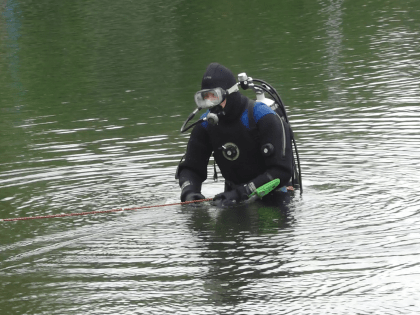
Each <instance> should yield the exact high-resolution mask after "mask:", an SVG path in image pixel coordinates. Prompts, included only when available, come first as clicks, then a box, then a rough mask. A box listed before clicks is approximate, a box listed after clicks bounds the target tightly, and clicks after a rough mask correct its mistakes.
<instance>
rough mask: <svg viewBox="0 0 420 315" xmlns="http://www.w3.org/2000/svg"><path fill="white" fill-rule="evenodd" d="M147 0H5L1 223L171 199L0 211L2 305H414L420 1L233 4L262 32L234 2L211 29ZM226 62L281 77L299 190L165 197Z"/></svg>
mask: <svg viewBox="0 0 420 315" xmlns="http://www.w3.org/2000/svg"><path fill="white" fill-rule="evenodd" d="M146 2H147V1H146ZM146 2H144V1H143V2H141V4H139V3H134V4H133V3H130V4H128V3H127V4H126V6H120V5H116V4H115V3H110V2H106V3H107V4H108V5H101V7H102V6H104V8H105V9H104V10H105V11H102V9H99V7H97V6H96V5H95V4H94V3H90V4H86V5H82V4H80V5H79V6H73V5H71V4H70V3H63V4H61V5H57V6H56V7H53V6H49V9H48V10H47V9H46V7H45V3H43V2H40V3H39V4H38V5H37V6H31V9H30V10H29V9H28V8H29V6H28V4H29V2H27V1H6V2H5V1H3V2H0V10H2V11H1V15H0V57H1V58H0V70H1V71H0V83H2V86H3V87H7V88H3V89H2V90H0V94H1V99H0V133H1V138H0V218H9V217H22V216H37V215H49V214H59V213H73V212H83V211H97V210H109V209H114V208H121V207H130V206H145V205H152V204H153V205H162V207H157V208H152V209H142V210H138V211H126V212H120V213H113V214H101V215H89V216H81V217H68V218H62V219H45V220H32V221H21V222H0V223H1V225H2V226H1V231H0V239H1V244H0V279H1V281H0V297H1V299H0V312H1V314H28V313H31V314H47V313H48V314H69V313H83V314H120V313H124V314H167V313H177V314H273V313H275V314H315V313H323V314H398V313H402V314H415V313H417V311H418V310H419V309H420V305H419V302H418V301H417V298H416V297H417V295H418V294H419V289H418V288H419V286H420V277H419V275H420V264H419V255H420V252H419V249H418V245H417V243H418V239H419V236H420V230H419V228H418V226H419V223H420V222H419V219H418V214H419V206H418V205H419V204H420V188H419V187H420V176H419V171H418V166H417V164H418V163H417V161H418V160H419V158H420V149H419V148H420V127H419V124H418V121H419V118H420V115H419V114H418V109H417V103H419V102H420V87H419V84H418V79H417V78H418V77H419V74H420V71H419V69H420V68H419V64H418V60H419V54H420V50H419V48H418V45H417V39H418V35H419V34H418V32H419V31H418V29H419V28H418V26H419V24H418V21H419V19H420V17H419V13H420V12H419V10H418V9H417V8H414V7H412V5H411V4H410V3H408V4H405V3H401V4H397V3H394V2H389V1H388V2H385V3H382V2H379V1H373V2H369V3H366V4H363V5H362V7H361V6H360V5H359V4H355V3H347V2H345V1H340V0H337V1H322V0H319V1H316V2H313V1H311V2H310V1H303V2H302V3H300V4H299V5H296V3H295V2H292V1H284V2H281V3H278V4H276V9H278V11H279V12H282V13H281V17H282V21H281V22H279V19H278V16H274V13H273V12H274V11H275V10H273V8H271V7H270V8H268V7H264V8H261V7H256V6H255V5H253V6H254V7H253V9H254V10H256V11H255V12H259V14H258V15H254V14H250V13H249V12H247V11H245V10H244V9H243V6H242V5H240V4H239V3H237V4H236V5H237V8H238V11H240V13H241V14H242V17H244V16H245V17H246V18H247V21H250V23H252V22H253V23H254V24H255V25H259V28H260V29H259V30H258V32H257V30H255V31H254V30H253V31H251V29H248V28H249V25H246V27H247V30H248V31H247V36H244V34H243V32H241V33H240V34H239V33H235V32H237V28H235V27H234V26H235V25H236V24H235V23H237V22H235V21H236V18H235V16H234V12H233V10H230V11H229V12H227V13H226V14H222V15H221V16H219V17H218V19H217V21H218V23H217V28H223V30H226V29H232V32H233V33H232V34H230V35H229V36H227V35H226V34H227V33H226V32H224V34H225V35H224V36H225V37H222V38H219V37H217V36H215V34H216V33H215V32H212V31H211V30H212V27H211V23H210V22H209V23H208V24H206V23H204V22H203V21H204V20H205V19H207V18H208V17H203V20H202V21H201V23H199V21H200V19H199V18H197V17H198V16H202V12H204V11H205V9H206V8H205V7H202V5H201V4H194V5H191V6H185V4H184V3H183V2H182V1H176V2H173V3H171V4H170V5H168V4H166V3H164V2H163V1H157V2H156V1H155V2H154V3H153V4H149V3H147V4H146ZM139 5H140V7H138V6H139ZM141 5H143V6H141ZM162 8H165V10H162ZM92 9H95V10H92ZM111 9H112V11H114V13H115V14H114V13H112V12H110V10H111ZM217 9H218V8H217V5H216V4H215V7H213V8H212V10H211V12H213V13H215V12H218V11H217ZM247 10H249V8H248V7H247ZM224 11H226V10H224ZM40 12H42V14H41V13H40ZM220 12H221V11H220ZM285 12H287V13H289V12H290V14H285ZM140 13H141V14H140ZM137 14H140V15H139V16H137ZM39 16H42V19H41V20H39V18H38V17H39ZM140 16H141V17H140ZM58 17H60V19H57V18H58ZM86 17H91V18H90V19H86ZM122 17H125V18H124V19H123V18H122ZM60 20H61V21H62V22H59V21H60ZM161 21H165V23H163V24H162V23H161ZM194 21H195V22H194ZM238 21H239V20H238ZM212 22H213V21H212ZM194 23H195V24H196V26H197V27H195V30H194V32H192V31H191V27H190V26H191V24H194ZM276 23H281V28H273V27H272V25H277V24H276ZM51 25H53V26H54V27H49V26H51ZM239 25H240V23H239V24H238V26H239ZM47 26H48V27H47ZM70 26H71V27H70ZM207 26H208V27H207ZM238 29H239V27H238ZM279 29H281V31H279ZM262 30H264V31H262ZM16 32H17V33H16ZM191 33H194V34H191ZM19 34H20V35H19ZM63 34H66V35H68V36H62V35H63ZM210 35H211V36H210ZM212 36H215V37H212ZM156 38H158V39H159V40H155V39H156ZM215 38H216V39H217V38H218V39H219V42H217V45H216V46H217V49H216V48H215V42H214V39H215ZM262 39H263V40H262ZM256 46H258V48H257V49H252V48H255V47H256ZM105 48H106V49H105ZM216 50H217V51H218V52H215V51H216ZM227 52H228V53H227ZM218 54H220V55H218ZM225 55H228V56H227V57H226V56H225ZM168 56H170V58H168ZM216 57H217V58H216ZM214 59H219V60H218V61H220V62H222V63H225V64H226V65H228V66H229V65H231V66H232V67H234V68H235V69H234V70H235V71H236V67H237V69H239V70H240V71H246V72H247V73H248V72H249V75H251V76H255V77H259V78H262V79H265V80H267V81H268V82H270V83H272V84H273V85H274V86H275V87H278V88H279V92H280V94H281V95H282V97H283V100H285V103H286V106H287V108H288V111H289V117H290V120H291V122H292V125H293V129H294V131H295V134H296V139H297V142H298V147H299V153H300V156H301V163H302V172H303V181H304V183H303V185H304V187H305V192H304V194H303V196H300V195H299V194H296V195H295V196H294V197H293V198H292V199H291V200H290V202H289V203H286V204H284V205H279V204H276V205H273V204H271V205H270V204H259V203H255V204H252V205H247V206H240V207H238V208H235V209H230V210H221V209H217V208H215V207H213V206H211V205H209V204H203V205H200V206H198V207H192V206H174V205H172V206H169V205H167V204H169V203H175V202H177V201H178V200H179V192H180V191H179V188H178V185H177V184H176V182H175V180H174V172H175V169H176V166H177V163H178V161H179V160H180V158H181V156H182V155H183V153H184V150H185V147H186V142H187V139H188V135H180V134H179V128H180V126H181V125H182V122H183V120H184V119H185V118H186V116H187V115H188V113H190V112H191V111H192V109H193V104H192V102H191V103H188V102H190V101H192V97H191V96H192V95H193V93H194V92H195V91H196V90H197V88H199V82H198V83H197V80H199V78H200V73H201V71H204V69H205V65H206V64H207V63H208V62H210V61H215V60H214ZM256 59H258V60H256ZM261 65H262V66H261ZM73 70H74V71H73ZM261 72H262V73H261ZM254 73H255V75H254ZM212 174H213V167H212V165H211V166H209V180H208V181H207V182H206V183H205V185H204V189H203V193H204V195H205V196H206V197H212V196H214V195H215V194H217V193H219V192H220V191H221V190H222V188H223V182H213V181H212V180H210V178H212Z"/></svg>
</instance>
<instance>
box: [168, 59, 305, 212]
mask: <svg viewBox="0 0 420 315" xmlns="http://www.w3.org/2000/svg"><path fill="white" fill-rule="evenodd" d="M238 77H239V81H240V82H239V83H237V82H236V79H235V77H234V75H233V73H232V72H231V71H230V70H229V69H228V68H226V67H224V66H223V65H221V64H218V63H211V64H209V65H208V67H207V69H206V71H205V73H204V75H203V78H202V81H201V90H200V91H198V92H197V93H196V94H195V97H194V98H195V102H196V104H197V109H196V110H195V111H194V112H193V113H191V114H190V116H189V117H188V119H187V120H186V121H185V123H184V125H183V126H182V128H181V132H184V131H186V130H188V129H190V128H192V127H194V128H193V130H192V132H191V136H190V139H189V142H188V145H187V151H186V154H185V155H184V157H183V158H182V159H181V162H180V164H179V166H178V169H177V171H176V175H175V178H176V179H178V180H179V185H180V187H181V201H193V200H201V199H204V198H205V197H204V196H203V195H202V194H201V186H202V183H203V182H204V181H205V180H206V179H207V165H208V163H209V160H210V157H211V155H212V154H213V157H214V160H215V162H216V163H217V165H218V167H219V169H220V171H221V173H222V176H223V177H224V179H225V189H224V192H222V193H220V194H218V195H216V196H215V197H214V199H213V200H214V202H215V203H216V205H219V206H223V207H228V206H231V205H235V204H238V203H239V202H243V201H245V202H246V201H247V200H249V199H250V196H252V195H255V193H256V192H257V191H258V188H259V187H263V186H264V185H267V183H270V182H273V180H276V181H277V182H276V185H275V186H277V185H278V186H277V187H272V188H271V189H273V188H276V191H277V192H281V193H282V194H287V186H289V189H293V186H294V187H300V188H301V177H300V165H299V164H298V166H299V168H297V167H296V163H295V159H294V154H293V147H292V142H294V141H293V140H294V139H293V132H292V130H291V128H290V125H289V123H288V118H287V115H286V111H285V108H284V105H283V103H282V101H281V99H280V96H279V95H278V94H277V92H276V91H275V90H274V88H272V87H271V86H270V85H269V84H268V83H266V82H264V81H261V80H257V79H252V78H250V77H247V76H246V74H245V73H241V74H239V75H238ZM253 82H259V83H262V84H261V85H257V84H254V83H253ZM239 86H240V87H242V88H243V89H247V88H249V87H251V88H252V89H253V90H254V91H255V92H256V94H257V101H254V100H251V99H250V98H248V97H246V96H245V95H243V94H241V93H240V92H239ZM264 92H266V93H268V94H269V95H270V96H271V98H273V99H274V100H272V99H270V98H265V95H264ZM200 109H207V111H206V112H205V113H204V114H203V115H202V116H201V118H200V120H198V121H197V122H195V123H193V124H191V125H190V126H189V127H188V128H186V124H187V123H188V122H189V121H190V120H191V119H192V118H193V117H194V115H195V114H196V113H197V112H198V111H199V110H200ZM294 144H295V153H296V154H297V148H296V143H294ZM297 159H298V158H297ZM298 160H299V159H298ZM216 174H217V173H216V168H215V175H216ZM297 179H299V180H300V181H299V184H300V185H299V184H298V183H297V182H296V180H297ZM279 183H280V184H279ZM290 186H291V187H290ZM301 192H302V191H301ZM259 197H262V195H259Z"/></svg>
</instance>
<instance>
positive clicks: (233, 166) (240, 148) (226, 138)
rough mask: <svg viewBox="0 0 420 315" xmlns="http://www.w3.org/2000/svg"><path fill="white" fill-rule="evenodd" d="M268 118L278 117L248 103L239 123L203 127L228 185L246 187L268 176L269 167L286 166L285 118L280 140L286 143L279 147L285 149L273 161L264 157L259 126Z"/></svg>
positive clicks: (221, 123) (257, 104)
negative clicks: (262, 119) (249, 183)
mask: <svg viewBox="0 0 420 315" xmlns="http://www.w3.org/2000/svg"><path fill="white" fill-rule="evenodd" d="M267 114H274V115H276V113H275V112H274V111H273V110H272V109H271V108H270V107H268V106H267V105H265V104H263V103H255V101H251V100H248V104H247V106H246V107H245V110H244V111H243V112H242V114H241V115H240V117H239V119H236V120H235V121H231V122H229V123H223V121H221V122H220V123H219V124H218V125H216V126H212V125H210V124H208V123H207V122H204V123H202V126H203V127H204V128H205V129H206V130H207V132H208V134H209V138H210V142H211V145H212V147H213V151H214V153H213V156H214V159H215V161H216V163H217V165H218V166H219V168H220V171H221V173H222V175H223V177H224V178H225V179H226V180H227V181H229V182H231V183H233V184H236V185H237V184H241V183H246V182H248V181H250V180H252V179H254V178H255V177H257V176H258V175H260V174H262V173H264V172H265V171H266V170H267V167H268V166H269V165H270V166H272V165H276V164H277V163H279V164H281V163H282V161H281V160H282V157H283V155H284V154H286V144H287V140H288V139H289V136H288V135H289V133H288V132H286V130H285V129H286V128H288V127H286V126H285V122H284V121H282V120H281V118H280V123H281V124H282V128H283V132H282V135H279V136H281V137H282V139H277V140H278V141H277V144H276V145H277V146H282V148H281V149H280V150H279V149H278V150H277V154H276V155H275V156H271V157H270V158H267V157H265V156H264V155H263V154H262V150H261V147H262V145H263V143H260V137H259V133H258V130H257V123H258V121H259V120H260V119H261V118H262V117H264V116H265V115H267ZM204 115H205V114H204ZM204 115H203V116H204ZM287 131H288V130H287ZM273 138H275V136H274V137H273ZM280 143H281V144H280ZM273 144H274V143H273ZM288 147H289V146H288ZM288 151H289V150H288Z"/></svg>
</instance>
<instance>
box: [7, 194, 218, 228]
mask: <svg viewBox="0 0 420 315" xmlns="http://www.w3.org/2000/svg"><path fill="white" fill-rule="evenodd" d="M211 200H213V198H207V199H200V200H192V201H184V202H177V203H169V204H165V205H152V206H142V207H134V208H118V209H111V210H98V211H89V212H75V213H61V214H51V215H40V216H34V217H21V218H8V219H0V222H7V221H23V220H36V219H52V218H63V217H74V216H81V215H89V214H103V213H111V212H121V211H130V210H140V209H148V208H157V207H166V206H177V205H186V204H190V203H197V202H204V201H211Z"/></svg>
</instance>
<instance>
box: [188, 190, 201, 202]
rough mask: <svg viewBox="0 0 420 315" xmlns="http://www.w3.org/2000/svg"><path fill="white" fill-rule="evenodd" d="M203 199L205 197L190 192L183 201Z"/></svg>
mask: <svg viewBox="0 0 420 315" xmlns="http://www.w3.org/2000/svg"><path fill="white" fill-rule="evenodd" d="M205 198H206V197H204V196H203V195H202V194H201V193H197V192H190V193H188V194H187V195H186V196H185V201H193V200H201V199H205Z"/></svg>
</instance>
